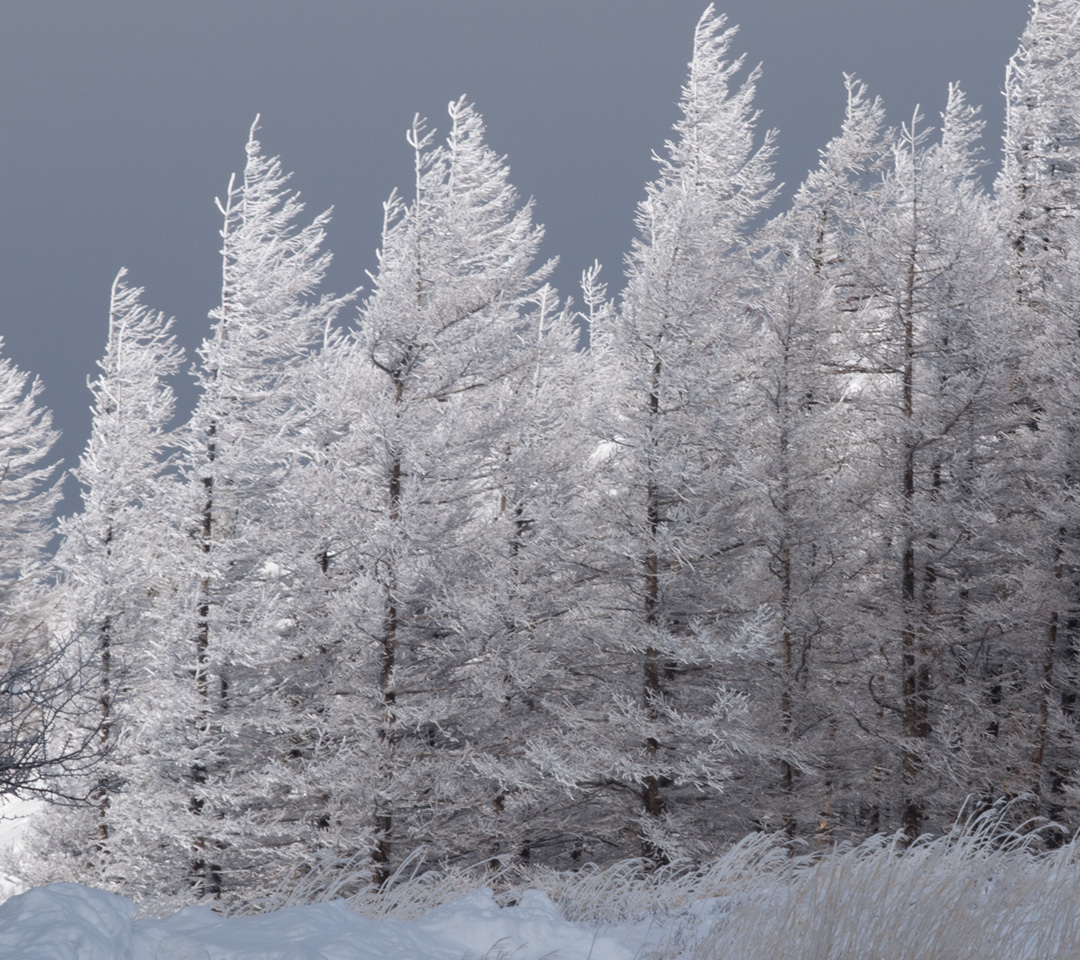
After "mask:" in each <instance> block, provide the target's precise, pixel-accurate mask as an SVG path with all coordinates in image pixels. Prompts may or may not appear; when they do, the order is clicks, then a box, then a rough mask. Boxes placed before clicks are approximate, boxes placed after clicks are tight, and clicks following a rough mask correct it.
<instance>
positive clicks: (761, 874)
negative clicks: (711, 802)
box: [0, 817, 1080, 960]
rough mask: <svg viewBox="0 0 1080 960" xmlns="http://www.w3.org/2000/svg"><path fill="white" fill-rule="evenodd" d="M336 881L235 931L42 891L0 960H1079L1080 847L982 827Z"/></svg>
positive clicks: (94, 897) (258, 910)
mask: <svg viewBox="0 0 1080 960" xmlns="http://www.w3.org/2000/svg"><path fill="white" fill-rule="evenodd" d="M8 830H9V831H10V826H9V827H8ZM355 867H356V864H352V867H351V868H352V869H353V870H354V871H355ZM334 869H337V868H336V867H333V866H331V867H330V868H328V870H327V871H326V872H323V873H322V874H320V873H319V871H318V870H316V871H313V872H311V873H309V874H307V875H306V876H305V879H304V881H303V883H301V884H299V885H297V886H294V887H293V888H292V889H289V890H286V891H283V892H282V894H281V896H279V897H278V898H276V899H275V901H274V902H273V903H267V904H261V905H258V906H254V905H253V906H250V907H248V908H245V910H242V911H241V913H238V914H234V915H229V916H223V915H222V914H220V913H217V912H215V911H214V910H211V909H210V908H209V907H205V906H194V907H191V906H189V907H185V908H183V909H181V910H179V911H175V910H168V909H167V908H165V907H162V906H160V905H154V904H143V905H141V906H139V907H137V906H136V904H134V903H132V902H131V901H130V900H127V899H124V898H123V897H118V896H115V895H113V894H109V893H104V892H102V891H99V890H93V889H91V888H88V887H83V886H79V885H77V884H71V883H57V884H53V885H51V886H45V887H37V888H34V889H31V890H28V891H26V892H23V893H20V894H16V895H14V896H11V897H10V898H9V899H7V900H6V901H4V902H3V903H0V960H481V958H484V960H946V958H947V960H1077V958H1080V841H1078V840H1073V842H1072V843H1069V844H1066V845H1064V846H1062V847H1059V848H1057V849H1053V850H1044V849H1042V844H1041V841H1040V839H1039V836H1038V833H1037V832H1036V833H1032V832H1022V833H1010V832H1008V831H1007V830H1004V829H1003V823H1002V822H1001V821H996V820H994V819H993V818H992V817H982V818H978V819H975V820H972V821H969V822H968V823H967V824H965V825H964V826H963V827H961V828H959V829H958V830H957V831H956V832H954V833H953V835H951V836H950V837H947V838H943V839H938V840H926V841H923V842H920V843H917V844H915V845H913V846H908V845H906V844H905V843H904V842H903V841H902V838H900V837H876V838H872V839H871V840H868V841H866V842H865V843H863V844H861V845H859V846H858V847H853V848H847V849H841V850H837V851H833V852H830V853H826V852H824V851H815V852H812V853H804V854H798V853H797V852H796V851H794V850H792V849H791V848H790V847H789V846H788V845H787V844H786V843H785V841H784V840H783V838H781V837H770V836H766V835H756V836H752V837H748V838H746V840H744V841H743V842H742V843H741V844H738V845H737V846H736V847H735V848H733V849H732V850H731V851H730V852H729V853H728V854H726V855H725V856H724V857H722V858H720V859H719V860H717V861H715V862H714V863H712V864H709V865H706V866H703V867H693V868H691V867H687V866H683V867H679V866H673V867H670V868H664V869H662V870H652V869H648V868H647V866H646V865H644V864H642V863H641V862H625V863H621V864H615V865H613V866H611V867H608V868H605V869H602V870H601V869H583V870H580V871H578V872H575V873H554V872H543V871H533V872H532V873H530V874H528V875H526V876H523V877H521V878H519V883H518V885H513V884H511V883H510V882H509V880H508V878H507V877H506V876H503V877H501V878H497V879H498V882H499V884H500V887H499V890H498V893H497V894H496V893H493V892H492V890H491V889H489V888H488V887H487V886H486V885H485V875H484V874H482V873H472V872H469V871H461V872H457V873H449V874H439V873H437V872H429V873H427V874H420V875H419V876H416V877H414V878H412V879H408V878H406V879H404V880H403V881H402V882H400V883H398V884H397V885H395V886H393V887H391V888H390V890H389V891H388V892H385V893H380V892H376V891H373V890H371V889H370V888H364V887H362V885H361V887H360V888H357V887H356V886H355V884H353V885H352V887H353V889H360V892H358V893H355V894H353V895H352V896H351V897H350V898H349V899H348V900H347V901H346V900H333V899H331V898H332V897H333V896H335V895H336V894H335V891H340V890H342V889H344V887H343V886H341V885H340V884H337V885H336V884H335V883H334V882H333V880H334V877H335V876H338V877H340V876H342V874H341V873H338V874H336V875H335V874H334V873H333V870H334ZM342 869H346V870H347V869H349V865H348V864H346V865H344V867H343V868H342ZM353 877H355V872H354V874H353ZM487 879H488V881H489V882H490V880H491V878H490V877H488V878H487ZM155 911H162V913H163V915H161V914H157V913H155ZM140 914H147V915H145V916H141V915H140ZM241 914H243V915H241Z"/></svg>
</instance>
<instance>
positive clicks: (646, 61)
mask: <svg viewBox="0 0 1080 960" xmlns="http://www.w3.org/2000/svg"><path fill="white" fill-rule="evenodd" d="M704 7H705V2H704V0H532V2H519V0H304V2H302V3H301V2H296V0H6V2H5V3H4V4H3V7H2V10H0V130H2V132H3V135H2V137H0V223H2V225H3V232H2V239H0V244H2V250H0V334H2V335H3V337H4V340H5V348H4V351H5V353H6V354H7V355H8V356H10V357H12V358H13V359H14V361H15V362H16V363H17V364H18V365H19V366H20V367H21V368H22V369H24V370H29V371H32V372H33V373H35V374H38V375H40V376H41V377H42V379H43V380H44V384H45V395H44V396H45V402H46V403H47V404H48V405H49V406H51V407H52V408H53V410H54V413H55V415H56V420H57V423H58V425H59V426H60V428H61V429H62V430H63V431H64V438H63V440H62V441H61V444H60V448H59V455H60V456H62V457H64V458H65V460H66V462H67V464H68V465H74V463H75V462H77V459H78V455H79V453H80V451H81V449H82V447H83V444H84V443H85V440H86V437H87V436H88V432H89V420H90V417H89V409H88V403H89V394H88V392H87V390H86V378H87V376H88V375H92V374H94V373H95V371H96V368H95V366H94V364H95V361H96V360H97V358H98V357H99V355H100V354H101V352H102V349H103V346H104V338H105V332H106V310H107V306H108V291H109V286H110V284H111V282H112V279H113V277H114V275H115V274H116V271H117V270H118V269H119V268H120V267H121V266H126V267H128V268H129V270H130V275H129V278H128V279H129V280H130V281H131V282H132V283H134V284H136V285H139V286H144V287H146V295H145V298H144V299H145V300H146V302H147V303H148V304H149V305H151V306H153V307H155V308H156V309H160V310H164V311H165V312H166V313H168V314H170V315H175V316H176V317H177V321H178V333H179V338H180V340H181V342H182V343H183V344H184V346H185V347H187V348H188V349H189V350H192V349H193V348H194V347H195V346H196V345H197V344H198V343H199V342H200V341H201V339H202V338H203V336H204V335H205V334H206V332H207V330H208V321H207V319H206V314H207V311H208V310H210V309H211V308H212V307H213V306H214V304H215V302H216V299H217V296H218V288H219V282H220V281H219V270H220V264H219V260H218V235H217V231H218V229H219V227H220V218H219V216H218V214H217V211H216V210H215V208H214V205H213V199H214V197H215V196H219V195H221V194H222V193H223V192H224V190H225V187H226V184H227V183H228V178H229V174H230V173H231V172H232V171H234V170H238V169H240V167H241V166H242V164H243V160H244V153H243V145H244V141H245V139H246V136H247V131H248V128H249V126H250V125H251V122H252V119H253V118H254V116H255V114H256V113H259V114H261V115H262V126H261V132H260V139H261V140H262V142H263V145H264V148H265V150H266V151H267V152H268V153H270V154H275V155H279V156H280V157H281V158H282V162H283V165H284V167H285V169H286V170H292V171H294V172H295V176H294V179H293V184H294V186H295V187H297V188H298V189H299V190H300V191H301V193H302V194H303V196H304V198H305V200H306V201H307V203H308V213H310V214H312V215H314V214H315V213H317V212H319V211H321V210H323V209H325V208H326V207H329V206H331V205H333V206H334V208H335V214H334V221H333V223H332V225H331V229H330V236H329V248H330V249H331V250H332V251H333V253H334V256H335V262H334V266H333V269H332V272H331V274H330V277H329V283H328V286H327V289H328V290H329V291H333V292H342V291H344V290H347V289H351V288H352V287H355V286H357V285H359V284H364V283H365V282H366V277H365V275H364V271H365V270H367V269H371V268H373V267H374V264H375V250H376V248H377V246H378V235H379V227H380V224H381V205H382V202H383V200H384V199H385V198H386V196H387V195H388V194H389V192H390V190H391V189H392V188H393V187H395V186H399V187H401V188H403V189H405V190H406V191H407V189H408V187H409V184H410V182H411V169H410V165H411V157H410V152H409V148H408V146H407V145H406V143H405V138H404V133H405V130H406V128H407V127H408V126H409V123H410V122H411V120H412V117H413V114H414V113H420V114H421V115H423V116H426V117H428V119H429V120H430V122H431V125H432V126H435V127H437V128H439V129H440V130H444V129H445V126H446V124H445V109H446V104H447V102H448V101H450V100H452V99H456V98H457V97H458V96H459V95H461V94H463V93H464V94H466V95H467V96H468V97H469V99H470V100H472V101H473V102H474V103H476V105H477V107H478V108H479V110H480V112H481V113H482V114H483V115H484V118H485V121H486V123H487V128H488V140H489V142H490V144H491V145H492V146H493V147H494V148H495V149H496V150H497V151H498V152H500V153H503V154H506V155H507V157H508V159H509V163H510V167H511V179H512V180H513V182H514V184H515V186H516V187H517V188H518V190H519V192H520V193H521V194H522V195H523V196H530V195H531V196H533V197H535V199H536V219H537V220H538V221H539V222H541V223H544V224H545V225H546V227H547V239H546V244H545V254H546V255H547V256H554V255H557V256H559V257H560V259H561V265H560V268H559V271H558V273H557V275H556V278H555V282H556V283H557V285H558V286H559V288H560V291H561V292H562V294H563V295H564V296H566V295H573V296H576V293H577V291H576V286H577V280H578V277H579V276H580V273H581V270H582V269H583V268H585V267H586V266H588V265H589V264H590V263H591V262H592V261H593V259H594V258H597V259H599V260H600V261H601V262H602V263H603V264H604V265H605V274H606V278H607V280H608V282H609V284H610V288H611V292H612V293H614V292H616V291H617V290H618V289H619V287H620V286H621V279H622V256H623V253H624V252H625V251H626V250H627V248H628V247H629V243H630V239H631V236H632V234H633V225H632V221H633V215H634V206H635V204H636V203H637V201H638V200H639V199H640V198H641V197H642V195H643V188H644V184H645V182H646V180H648V179H651V178H652V176H653V175H654V164H653V163H652V161H651V160H650V154H651V151H652V150H654V149H655V150H659V149H661V148H662V145H663V142H664V140H665V138H666V137H667V136H668V134H669V131H670V128H671V124H672V123H673V122H674V121H675V120H676V119H677V116H678V114H677V110H676V102H677V100H678V98H679V92H680V87H681V84H682V82H683V80H684V78H685V73H686V64H687V61H688V59H689V56H690V45H691V38H692V33H693V28H694V24H695V23H696V21H697V19H698V17H699V16H700V15H701V13H702V11H703V9H704ZM717 8H718V9H719V10H720V11H722V12H726V13H727V14H728V15H729V19H730V22H731V23H734V24H739V25H740V27H741V30H740V33H739V36H738V37H737V39H736V42H735V51H736V52H738V53H743V52H745V53H746V54H747V59H748V63H751V64H753V63H757V62H762V63H763V67H764V77H763V79H762V82H761V84H760V86H759V92H758V106H759V107H760V109H761V111H762V118H761V124H762V128H763V129H764V128H766V127H776V128H778V129H779V131H780V139H779V159H778V163H777V167H776V169H777V178H778V180H780V181H784V182H785V183H786V184H787V189H786V190H785V193H784V197H785V198H786V197H788V196H790V191H791V189H793V188H794V187H795V186H796V185H797V184H798V183H799V181H800V180H801V179H802V178H803V176H804V175H805V173H806V171H807V170H808V169H809V168H810V167H812V166H813V165H814V164H815V163H816V159H817V150H818V149H819V148H820V147H821V146H823V145H824V144H825V142H826V141H827V140H828V139H829V138H830V137H832V136H834V135H835V134H836V133H837V132H838V129H839V125H840V121H841V118H842V111H843V103H844V93H843V86H842V73H843V72H844V71H848V72H854V73H856V74H858V75H859V76H860V77H861V78H862V79H863V80H865V81H866V82H867V83H868V84H869V85H870V87H871V90H872V92H873V93H875V94H879V95H880V96H882V98H883V99H884V100H885V104H886V107H887V109H888V112H889V117H890V122H892V123H900V122H901V121H904V120H907V119H909V118H910V116H911V113H912V111H913V109H914V107H915V104H916V103H921V104H922V107H923V112H924V113H925V114H926V115H927V117H928V118H933V119H936V118H937V115H938V113H939V112H940V110H941V109H942V108H943V106H944V102H945V92H946V86H947V84H948V82H949V81H950V80H958V81H960V83H961V84H962V86H963V87H964V89H965V90H966V91H967V93H968V95H969V99H970V100H971V101H972V102H973V103H981V104H983V106H984V117H985V119H986V121H987V131H986V140H985V144H986V151H987V155H988V159H990V160H991V161H992V164H993V167H996V165H997V162H998V155H999V145H1000V141H1001V123H1002V115H1003V109H1002V102H1001V93H1000V91H1001V87H1002V81H1003V77H1004V69H1005V62H1006V60H1007V59H1008V57H1009V55H1010V54H1011V53H1012V51H1013V50H1014V49H1015V47H1016V42H1017V39H1018V37H1019V35H1020V32H1021V30H1022V29H1023V26H1024V23H1025V21H1026V19H1027V13H1028V5H1027V3H1026V2H1025V0H903V2H900V0H888V2H880V0H812V2H811V0H726V2H721V3H718V4H717ZM993 167H992V168H991V172H992V169H993ZM186 380H187V378H185V381H186ZM179 386H181V388H182V389H186V396H187V397H188V398H190V395H191V393H190V388H188V387H187V383H186V382H185V383H184V384H182V385H179ZM188 402H190V400H188ZM74 507H75V504H74V503H70V502H69V509H73V508H74Z"/></svg>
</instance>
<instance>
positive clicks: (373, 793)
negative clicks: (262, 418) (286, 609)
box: [333, 99, 569, 882]
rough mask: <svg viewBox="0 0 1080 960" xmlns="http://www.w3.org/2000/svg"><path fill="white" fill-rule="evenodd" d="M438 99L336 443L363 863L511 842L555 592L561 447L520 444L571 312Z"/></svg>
mask: <svg viewBox="0 0 1080 960" xmlns="http://www.w3.org/2000/svg"><path fill="white" fill-rule="evenodd" d="M450 119H451V126H450V130H449V133H448V136H447V139H446V141H445V143H443V144H436V143H435V142H434V140H433V137H432V135H431V134H430V133H428V132H427V131H426V130H425V129H424V125H423V124H422V123H421V122H419V121H416V122H414V124H413V127H412V129H411V131H410V133H409V142H410V144H411V146H412V148H413V151H414V160H415V166H414V171H415V187H414V195H413V197H412V199H411V200H410V201H409V202H408V203H405V202H403V201H402V200H401V199H400V198H399V197H397V195H396V194H395V195H393V196H392V197H391V199H390V200H389V201H388V203H387V205H386V220H385V226H384V230H383V241H382V248H381V250H380V253H379V266H378V270H377V272H376V273H375V274H374V275H373V276H372V282H373V290H372V293H371V295H370V296H369V297H368V299H367V300H366V302H365V303H364V305H363V308H362V310H361V313H360V317H359V329H358V331H357V333H356V335H355V338H354V340H353V342H352V343H351V344H349V345H348V353H349V356H350V357H351V361H350V368H351V372H349V373H348V380H349V384H350V392H351V399H350V400H347V402H348V403H349V404H350V405H349V408H348V409H349V416H348V418H347V420H348V422H349V424H350V426H349V430H348V432H347V434H346V435H345V436H344V437H343V438H342V439H341V441H340V442H339V444H338V445H337V447H336V450H337V452H336V453H335V454H334V455H333V457H334V458H336V460H337V461H338V462H339V463H341V464H344V465H345V466H344V473H343V474H342V477H343V479H344V481H345V482H346V484H347V489H348V491H349V496H348V500H349V501H350V504H349V507H348V510H349V514H348V516H349V521H348V522H349V533H350V535H349V536H347V537H345V538H344V541H343V547H342V549H341V551H340V555H339V556H338V558H337V559H336V561H335V565H336V568H337V571H336V576H338V577H339V578H341V579H344V580H349V581H351V582H352V583H353V586H352V588H351V589H352V591H353V595H354V597H355V599H356V601H357V602H358V607H357V608H356V609H354V611H353V614H352V619H353V629H352V634H353V637H352V640H351V653H347V654H345V656H346V657H347V658H350V659H351V660H352V661H353V662H356V663H359V664H366V669H367V675H368V678H369V679H368V684H367V686H366V688H361V689H359V690H358V692H357V697H358V700H359V702H358V704H357V706H356V708H355V709H356V710H357V713H358V715H360V716H364V717H367V716H370V715H371V714H374V715H376V716H377V717H378V721H377V725H376V730H375V731H374V736H369V737H368V739H367V742H366V745H361V742H362V741H363V739H364V737H363V732H362V731H360V732H358V736H357V749H358V750H363V751H366V756H367V757H368V760H367V761H366V763H365V766H366V769H367V770H368V771H369V772H368V781H369V785H370V803H371V807H370V809H371V815H370V824H371V833H370V836H371V850H372V857H373V870H374V876H375V878H376V880H377V881H379V882H381V881H382V880H385V879H386V878H387V877H388V876H389V875H390V872H391V871H392V870H393V868H394V866H395V865H396V864H398V863H400V862H401V859H402V857H403V856H404V855H406V854H407V853H408V852H409V851H410V849H411V848H413V847H416V846H420V845H424V844H427V845H429V846H430V848H431V850H432V852H433V853H435V854H436V855H439V856H443V857H454V856H461V855H468V856H472V855H473V850H474V849H476V848H477V847H480V848H481V849H488V850H491V851H493V852H494V853H503V852H504V848H507V847H509V848H512V847H513V846H514V845H515V844H516V843H517V841H515V840H512V839H508V838H507V836H506V835H507V834H508V833H512V832H513V831H512V830H508V828H507V821H508V819H509V817H510V814H509V813H508V812H507V810H506V807H507V806H508V804H509V803H510V801H511V799H512V798H511V794H514V799H516V797H517V794H519V793H520V790H519V785H517V784H508V783H506V782H503V781H501V779H500V777H499V776H498V771H499V770H509V761H510V760H511V757H510V756H509V755H507V754H506V750H507V749H508V747H509V745H511V744H512V743H513V735H512V732H511V730H510V729H509V727H508V720H509V718H510V717H512V716H513V714H514V713H515V712H516V711H517V710H518V709H519V708H520V707H521V704H523V703H525V702H526V701H527V700H528V699H529V697H530V696H531V693H530V692H529V690H528V689H526V688H528V687H530V686H531V684H532V682H533V681H532V678H533V677H534V675H535V674H534V671H535V669H536V664H537V663H538V662H540V661H542V659H543V656H544V641H543V640H542V639H541V638H540V637H537V638H535V639H533V638H532V634H533V631H534V630H535V628H536V624H537V622H538V621H542V622H544V623H548V622H550V620H551V618H552V617H553V616H555V615H556V612H557V609H558V607H559V602H558V600H557V599H556V596H557V595H556V594H555V592H554V591H555V584H554V583H552V584H545V582H544V574H542V572H541V571H542V570H543V564H546V563H549V562H550V561H549V559H547V558H549V557H550V553H548V552H547V547H543V548H541V547H540V546H539V544H544V543H547V542H549V538H550V537H552V536H553V534H552V533H551V530H552V529H553V528H552V527H551V520H550V519H549V518H548V517H547V516H545V513H544V511H545V510H548V509H549V502H550V496H551V491H550V489H549V487H550V478H551V477H553V476H555V473H554V472H553V471H554V470H556V469H557V468H558V463H557V462H555V463H552V462H550V461H549V462H547V463H545V464H541V463H540V460H541V459H542V457H541V450H540V448H539V447H538V446H537V444H538V443H539V444H541V445H542V444H543V442H544V441H541V440H539V439H538V437H539V436H540V431H541V429H544V430H546V429H548V428H551V427H553V425H554V424H555V422H556V420H557V418H553V416H552V414H551V411H552V410H553V409H556V407H555V406H554V405H555V404H557V403H559V402H561V400H556V398H554V397H549V396H548V395H547V393H546V390H547V384H548V383H549V381H550V378H551V376H552V374H553V372H554V371H555V370H556V369H557V364H558V363H559V362H560V361H559V360H558V359H557V358H558V355H559V354H560V353H565V352H568V349H569V348H568V339H569V338H568V335H567V333H566V330H567V323H568V319H567V317H566V316H565V313H564V312H563V311H562V310H560V309H559V307H558V304H557V301H556V299H555V295H554V292H553V291H551V290H550V288H548V287H547V286H546V284H545V281H546V277H547V275H548V273H549V272H550V270H551V267H552V264H551V263H545V264H539V265H537V264H536V263H535V260H536V256H537V253H538V251H539V246H540V241H541V238H542V236H543V232H542V229H541V228H540V227H538V226H536V225H534V224H533V223H532V205H531V203H526V204H523V205H522V204H520V203H519V201H518V198H517V194H516V191H515V190H514V188H513V187H512V185H511V184H510V182H509V179H508V168H507V166H506V164H505V161H504V160H503V159H502V158H500V157H499V156H498V155H497V154H496V153H495V152H494V151H493V150H492V149H491V148H490V147H489V146H488V145H487V144H486V143H485V141H484V127H483V123H482V121H481V118H480V115H479V114H478V113H477V112H476V110H475V109H474V108H473V107H472V105H471V104H468V103H467V102H466V101H465V100H463V99H462V100H459V101H456V102H455V103H452V104H451V105H450ZM548 449H549V451H550V449H552V448H551V445H550V444H549V445H548ZM531 470H536V471H537V473H536V474H535V476H533V477H532V479H531V480H529V479H528V474H529V472H530V471H531ZM545 478H548V479H545ZM541 557H544V558H545V559H544V560H543V563H541V561H540V558H541ZM537 563H541V565H540V566H539V567H536V568H534V569H535V570H536V573H535V576H534V578H533V579H526V573H527V571H528V570H529V569H530V568H531V567H532V565H533V564H537ZM542 591H546V598H544V599H541V598H540V592H542ZM524 593H528V594H529V596H528V597H526V596H524V595H523V594H524ZM537 605H539V606H537ZM500 717H501V718H502V719H501V720H500ZM526 722H527V718H526ZM496 735H498V737H499V740H493V739H492V738H493V737H495V736H496ZM522 739H524V738H522ZM500 743H501V745H500ZM493 752H494V753H495V754H499V755H501V756H502V758H503V759H505V760H506V761H507V764H506V765H503V764H501V763H499V762H489V760H490V759H491V756H492V753H493ZM470 769H471V770H472V771H473V775H472V776H468V775H463V771H466V770H470ZM500 837H501V838H502V839H500Z"/></svg>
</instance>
